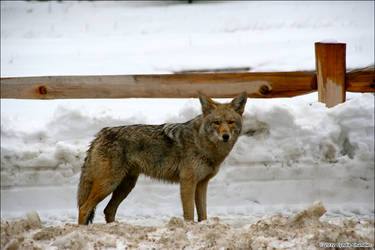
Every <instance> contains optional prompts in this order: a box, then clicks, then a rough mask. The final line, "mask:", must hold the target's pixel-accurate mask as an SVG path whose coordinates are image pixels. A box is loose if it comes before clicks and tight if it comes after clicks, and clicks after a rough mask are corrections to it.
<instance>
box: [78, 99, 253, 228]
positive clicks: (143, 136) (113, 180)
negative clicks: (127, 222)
mask: <svg viewBox="0 0 375 250" xmlns="http://www.w3.org/2000/svg"><path fill="white" fill-rule="evenodd" d="M199 99H200V101H201V104H202V111H203V114H202V115H199V116H197V117H196V118H194V119H192V120H190V121H187V122H185V123H175V124H168V123H167V124H162V125H130V126H119V127H111V128H104V129H102V130H101V131H100V132H99V133H98V134H97V136H96V138H95V139H94V140H93V141H92V143H91V145H90V148H89V150H88V151H87V157H86V159H85V163H84V165H83V166H82V172H81V178H80V183H79V187H78V197H77V198H78V206H79V218H78V222H79V224H88V223H89V222H90V221H92V220H93V217H94V211H95V207H96V205H97V204H98V203H99V202H100V201H102V200H103V199H104V198H105V197H106V196H107V195H109V194H111V193H112V197H111V199H110V201H109V203H108V205H107V206H106V208H105V209H104V214H105V218H106V221H107V222H112V221H114V219H115V214H116V211H117V208H118V206H119V205H120V203H121V202H122V201H123V200H124V199H125V198H126V196H127V195H128V194H129V193H130V191H131V190H132V189H133V187H134V186H135V184H136V181H137V179H138V176H139V174H145V175H147V176H150V177H152V178H156V179H160V180H163V181H167V182H173V183H180V191H181V200H182V205H183V211H184V218H185V219H186V220H193V219H194V201H195V205H196V209H197V213H198V220H199V221H201V220H204V219H206V217H207V213H206V191H207V184H208V181H209V179H210V178H212V177H213V176H214V175H215V174H216V173H217V171H218V170H219V167H220V164H221V162H222V161H223V160H224V159H225V157H226V156H227V155H228V154H229V152H230V151H231V149H232V147H233V145H234V143H235V142H236V140H237V138H238V136H239V134H240V132H241V128H242V113H243V110H244V106H245V103H246V100H247V95H246V93H243V94H241V95H240V96H238V97H237V98H235V99H233V100H232V102H231V103H226V104H220V103H217V102H214V101H213V100H211V99H210V98H209V97H206V96H204V95H199Z"/></svg>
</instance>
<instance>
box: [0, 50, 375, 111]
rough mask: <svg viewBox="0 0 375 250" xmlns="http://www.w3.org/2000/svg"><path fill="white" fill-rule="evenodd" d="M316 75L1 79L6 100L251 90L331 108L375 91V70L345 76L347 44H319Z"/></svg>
mask: <svg viewBox="0 0 375 250" xmlns="http://www.w3.org/2000/svg"><path fill="white" fill-rule="evenodd" d="M315 54H316V67H317V70H316V73H315V72H245V73H205V74H202V73H199V74H194V73H185V74H165V75H97V76H95V75H91V76H40V77H5V78H1V98H19V99H74V98H190V97H197V93H198V92H203V93H205V94H207V95H209V96H212V97H216V98H226V97H233V96H235V95H237V94H238V93H240V92H243V91H246V92H247V93H248V95H249V97H253V98H274V97H293V96H297V95H302V94H307V93H310V92H313V91H317V90H318V92H319V101H321V102H324V103H326V105H327V106H328V107H332V106H334V105H336V104H338V103H340V102H343V101H345V92H346V91H350V92H375V68H374V66H371V67H368V68H365V69H361V70H356V71H351V72H346V66H345V44H327V43H315Z"/></svg>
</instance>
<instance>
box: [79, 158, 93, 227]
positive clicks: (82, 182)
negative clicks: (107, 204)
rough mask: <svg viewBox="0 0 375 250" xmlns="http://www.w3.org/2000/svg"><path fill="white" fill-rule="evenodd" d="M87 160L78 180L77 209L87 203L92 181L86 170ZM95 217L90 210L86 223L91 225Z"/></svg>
mask: <svg viewBox="0 0 375 250" xmlns="http://www.w3.org/2000/svg"><path fill="white" fill-rule="evenodd" d="M86 164H87V158H86V159H85V163H84V164H83V166H82V169H81V177H80V179H79V184H78V193H77V204H78V208H80V207H82V206H83V204H85V202H86V201H87V199H88V197H89V195H90V191H91V188H92V180H91V178H90V176H89V173H88V169H87V166H86ZM94 216H95V209H93V210H92V212H91V214H90V215H89V218H88V223H92V221H93V219H94Z"/></svg>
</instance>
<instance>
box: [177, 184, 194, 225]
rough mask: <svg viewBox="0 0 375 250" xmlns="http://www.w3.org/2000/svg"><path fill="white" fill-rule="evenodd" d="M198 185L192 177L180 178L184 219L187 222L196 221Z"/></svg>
mask: <svg viewBox="0 0 375 250" xmlns="http://www.w3.org/2000/svg"><path fill="white" fill-rule="evenodd" d="M196 185H197V184H196V182H195V181H194V180H193V178H191V177H190V178H188V177H182V178H180V193H181V201H182V208H183V211H184V219H185V220H187V221H193V220H194V197H195V189H196Z"/></svg>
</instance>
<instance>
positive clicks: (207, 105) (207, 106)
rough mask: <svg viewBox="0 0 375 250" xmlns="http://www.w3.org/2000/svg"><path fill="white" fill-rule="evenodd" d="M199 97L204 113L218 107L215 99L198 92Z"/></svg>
mask: <svg viewBox="0 0 375 250" xmlns="http://www.w3.org/2000/svg"><path fill="white" fill-rule="evenodd" d="M198 97H199V101H200V102H201V105H202V112H203V115H207V114H209V113H210V112H211V110H213V109H216V104H217V103H216V102H215V101H213V100H212V99H211V98H209V97H208V96H206V95H204V94H202V93H198Z"/></svg>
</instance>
